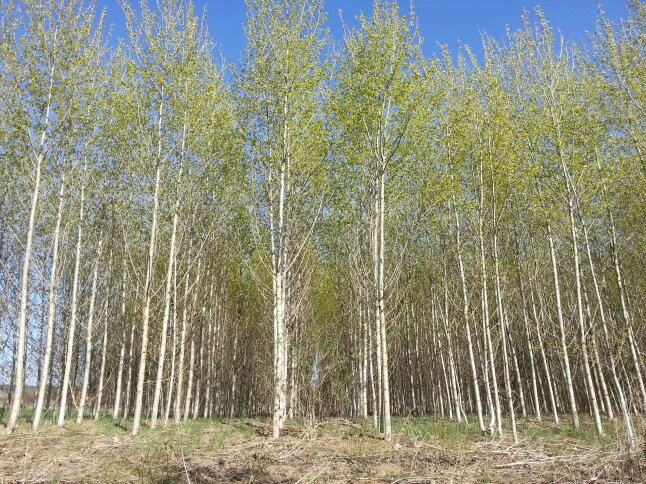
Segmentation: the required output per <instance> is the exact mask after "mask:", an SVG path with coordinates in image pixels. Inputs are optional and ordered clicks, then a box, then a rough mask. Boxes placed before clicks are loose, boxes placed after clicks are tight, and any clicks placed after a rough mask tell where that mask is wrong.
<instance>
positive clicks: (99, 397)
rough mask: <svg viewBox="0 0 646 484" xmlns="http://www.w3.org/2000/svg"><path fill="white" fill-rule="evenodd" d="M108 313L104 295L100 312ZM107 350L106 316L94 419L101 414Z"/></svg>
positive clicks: (106, 300)
mask: <svg viewBox="0 0 646 484" xmlns="http://www.w3.org/2000/svg"><path fill="white" fill-rule="evenodd" d="M107 313H108V298H107V297H106V299H105V301H104V302H103V311H102V314H105V315H106V316H107ZM107 350H108V321H107V318H106V321H105V328H103V343H102V345H101V369H100V370H99V388H98V391H97V395H96V405H95V407H94V420H98V419H99V417H100V416H101V404H102V403H103V381H104V376H105V359H106V353H107Z"/></svg>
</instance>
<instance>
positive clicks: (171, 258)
mask: <svg viewBox="0 0 646 484" xmlns="http://www.w3.org/2000/svg"><path fill="white" fill-rule="evenodd" d="M178 201H179V199H178ZM177 209H178V203H177V202H175V208H174V213H173V228H172V231H171V237H170V251H169V254H168V269H167V271H166V290H165V291H164V317H163V319H162V330H161V343H160V346H159V359H158V360H157V377H156V378H155V394H154V397H153V406H152V412H151V416H150V428H155V427H156V426H157V412H158V410H159V400H160V398H161V391H162V381H163V376H164V362H165V358H166V337H167V333H168V318H169V316H170V299H171V289H172V282H173V267H174V266H175V239H176V236H177V217H178V214H177V212H178V210H177Z"/></svg>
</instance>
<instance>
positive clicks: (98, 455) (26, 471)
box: [0, 417, 646, 484]
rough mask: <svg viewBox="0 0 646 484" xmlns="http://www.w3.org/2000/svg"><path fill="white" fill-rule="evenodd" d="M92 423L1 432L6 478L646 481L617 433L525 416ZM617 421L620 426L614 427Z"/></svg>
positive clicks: (1, 472) (1, 471) (638, 458)
mask: <svg viewBox="0 0 646 484" xmlns="http://www.w3.org/2000/svg"><path fill="white" fill-rule="evenodd" d="M126 427H127V423H126V425H124V426H121V424H120V423H119V422H117V423H114V422H112V421H110V420H102V421H99V422H94V421H91V420H86V421H85V422H83V423H82V424H80V425H76V424H72V423H70V424H67V425H66V426H65V427H63V428H56V427H53V426H50V427H46V428H44V429H43V430H41V431H39V432H30V431H28V425H27V423H25V424H23V426H22V427H20V428H19V429H18V432H16V433H15V434H14V435H12V436H2V437H0V482H1V483H9V482H24V483H40V482H58V483H81V482H82V483H108V482H114V483H117V482H118V483H122V482H123V483H126V482H128V483H130V482H133V483H135V482H136V483H175V482H184V483H189V482H190V483H193V484H195V483H228V482H254V483H278V482H283V483H297V482H298V483H313V482H346V483H347V482H361V483H365V482H372V483H385V482H389V483H414V482H437V483H444V482H454V483H462V482H469V483H478V482H482V483H486V482H489V483H512V482H537V483H539V482H544V483H548V482H594V483H601V482H606V483H611V482H644V480H646V455H639V454H633V455H628V454H627V453H626V452H625V451H624V450H623V448H622V446H621V445H620V444H619V443H618V442H617V440H616V439H614V440H613V439H612V438H609V439H607V440H606V441H599V440H598V439H590V435H589V433H588V432H587V431H585V432H582V431H581V432H578V433H577V432H572V431H568V430H567V423H564V424H563V425H562V426H561V430H553V429H552V426H551V424H549V422H547V423H537V422H532V421H526V422H523V423H522V424H521V432H522V439H521V441H520V442H519V443H518V444H513V443H512V442H510V441H507V440H490V439H488V438H487V437H485V436H482V435H480V434H479V432H477V431H476V430H474V429H473V428H472V427H470V426H465V425H459V424H456V423H451V422H445V421H440V420H436V419H433V418H430V417H421V418H414V419H410V418H409V419H397V420H396V433H395V435H394V436H393V439H392V440H391V441H389V442H387V441H385V440H384V439H383V438H381V436H379V435H378V434H376V433H375V432H374V431H373V430H372V429H371V427H370V424H369V422H363V421H350V420H345V419H334V420H325V421H321V422H317V423H314V422H300V421H298V422H290V423H289V424H288V426H287V427H286V429H285V432H284V436H283V437H281V439H279V440H277V441H276V440H271V439H270V438H269V424H268V422H266V421H264V420H257V419H235V420H224V421H195V422H189V423H187V424H184V425H181V426H179V427H169V428H165V429H147V428H145V429H143V431H142V432H141V433H140V434H139V435H138V436H137V437H132V436H131V435H130V434H129V433H128V431H127V428H126ZM609 428H610V427H609Z"/></svg>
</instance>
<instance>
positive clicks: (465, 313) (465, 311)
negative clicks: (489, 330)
mask: <svg viewBox="0 0 646 484" xmlns="http://www.w3.org/2000/svg"><path fill="white" fill-rule="evenodd" d="M453 214H454V217H455V246H456V252H457V256H458V269H459V272H460V284H461V287H462V317H463V318H464V325H465V330H466V333H467V348H468V350H469V363H470V365H471V377H472V384H473V393H474V395H475V398H476V411H477V413H478V425H479V426H480V430H481V431H482V432H484V431H485V430H486V429H485V423H484V417H483V413H482V401H481V399H480V388H479V386H478V372H477V369H476V359H475V355H474V351H473V338H472V336H471V324H470V322H469V321H470V319H471V318H470V315H469V292H468V290H467V279H466V276H465V273H464V263H463V262H462V250H461V241H460V220H459V219H458V211H457V208H456V207H455V205H454V206H453Z"/></svg>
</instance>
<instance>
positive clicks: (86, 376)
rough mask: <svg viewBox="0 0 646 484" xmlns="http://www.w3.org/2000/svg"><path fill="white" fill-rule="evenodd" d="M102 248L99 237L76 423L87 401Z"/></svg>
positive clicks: (101, 240)
mask: <svg viewBox="0 0 646 484" xmlns="http://www.w3.org/2000/svg"><path fill="white" fill-rule="evenodd" d="M102 249H103V239H102V238H99V246H98V248H97V251H96V259H95V261H94V271H93V274H92V291H91V293H90V308H89V309H88V318H87V329H86V331H87V333H86V338H85V369H84V372H83V385H82V386H81V399H80V400H79V408H78V412H77V414H76V423H81V422H82V421H83V414H84V413H85V403H86V401H87V389H88V387H89V385H90V369H91V367H92V330H93V329H94V328H93V327H92V326H93V324H94V304H95V302H96V285H97V280H98V276H99V260H100V259H101V250H102Z"/></svg>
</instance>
